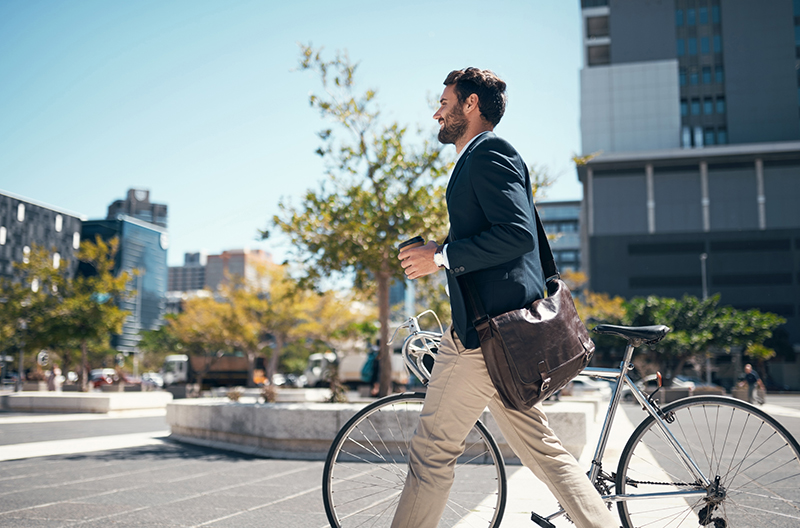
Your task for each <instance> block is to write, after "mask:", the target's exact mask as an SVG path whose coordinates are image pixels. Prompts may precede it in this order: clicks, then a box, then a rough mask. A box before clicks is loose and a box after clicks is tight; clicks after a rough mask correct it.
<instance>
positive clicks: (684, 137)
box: [681, 126, 692, 148]
mask: <svg viewBox="0 0 800 528" xmlns="http://www.w3.org/2000/svg"><path fill="white" fill-rule="evenodd" d="M681 146H682V147H683V148H689V147H691V146H692V130H691V129H690V128H689V127H688V126H685V127H683V129H682V130H681Z"/></svg>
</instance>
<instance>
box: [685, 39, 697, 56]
mask: <svg viewBox="0 0 800 528" xmlns="http://www.w3.org/2000/svg"><path fill="white" fill-rule="evenodd" d="M686 47H687V48H688V50H689V55H697V39H696V38H688V39H686Z"/></svg>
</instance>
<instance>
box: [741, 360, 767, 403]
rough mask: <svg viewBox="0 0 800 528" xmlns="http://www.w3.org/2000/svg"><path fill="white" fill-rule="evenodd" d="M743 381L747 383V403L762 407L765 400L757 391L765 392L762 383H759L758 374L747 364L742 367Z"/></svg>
mask: <svg viewBox="0 0 800 528" xmlns="http://www.w3.org/2000/svg"><path fill="white" fill-rule="evenodd" d="M744 381H745V382H746V383H747V401H748V402H749V403H758V404H759V405H763V404H764V401H765V398H764V395H763V394H762V393H761V392H759V391H764V392H766V391H765V389H764V382H763V381H761V377H759V375H758V372H756V371H755V370H753V366H752V365H751V364H749V363H748V364H747V365H745V366H744Z"/></svg>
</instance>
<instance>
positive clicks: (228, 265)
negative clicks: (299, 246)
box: [205, 249, 272, 291]
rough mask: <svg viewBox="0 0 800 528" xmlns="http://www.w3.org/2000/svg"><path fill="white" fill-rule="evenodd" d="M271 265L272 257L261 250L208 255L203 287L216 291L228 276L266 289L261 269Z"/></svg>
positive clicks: (266, 285)
mask: <svg viewBox="0 0 800 528" xmlns="http://www.w3.org/2000/svg"><path fill="white" fill-rule="evenodd" d="M270 264H272V256H271V255H270V254H269V253H267V252H265V251H263V250H261V249H234V250H229V251H223V252H222V253H221V254H219V255H209V256H208V260H207V264H206V283H205V286H206V288H208V289H209V290H211V291H216V290H217V288H219V286H220V285H221V284H223V283H224V282H225V281H226V280H227V277H228V276H232V275H239V276H241V277H244V280H245V281H246V282H247V283H249V284H253V285H255V286H256V287H260V288H261V289H264V290H266V289H268V287H269V284H268V283H267V278H266V277H265V276H263V273H262V271H263V269H264V268H265V267H266V266H269V265H270Z"/></svg>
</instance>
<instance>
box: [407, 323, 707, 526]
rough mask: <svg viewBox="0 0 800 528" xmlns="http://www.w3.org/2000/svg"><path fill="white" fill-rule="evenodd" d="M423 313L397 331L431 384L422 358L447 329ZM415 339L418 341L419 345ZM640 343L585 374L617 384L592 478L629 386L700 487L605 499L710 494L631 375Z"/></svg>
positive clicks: (412, 363) (414, 366)
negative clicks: (432, 324)
mask: <svg viewBox="0 0 800 528" xmlns="http://www.w3.org/2000/svg"><path fill="white" fill-rule="evenodd" d="M424 313H427V312H423V314H424ZM423 314H420V315H419V316H417V317H410V318H409V319H407V320H406V321H405V322H404V323H403V324H402V325H401V326H400V327H398V329H397V330H396V331H395V334H396V333H397V331H398V330H400V329H401V328H407V329H408V330H409V335H408V337H406V339H405V340H404V342H403V347H402V354H403V359H404V361H405V363H406V365H407V366H408V368H409V370H410V371H411V372H412V373H413V374H414V375H415V376H416V377H417V378H418V379H419V380H420V381H421V382H422V383H423V384H426V385H427V383H428V380H429V379H430V372H429V371H428V369H427V368H426V367H425V365H423V363H422V358H423V356H424V355H425V354H431V355H433V356H435V355H436V352H435V351H434V350H433V346H431V345H438V343H439V341H440V340H441V338H442V333H443V332H438V333H437V332H431V331H426V330H422V329H421V328H420V326H419V321H418V319H419V317H421V316H422V315H423ZM434 315H435V314H434ZM437 321H438V318H437ZM440 328H441V325H440ZM393 339H394V336H392V340H393ZM415 342H417V343H418V344H415ZM639 344H641V343H635V344H634V343H631V342H628V345H627V347H626V348H625V354H624V357H623V360H622V362H621V363H620V366H619V368H616V369H615V368H596V367H587V368H585V369H584V370H583V372H582V374H584V375H587V376H590V377H592V378H599V379H602V380H605V381H609V382H612V383H614V391H613V394H612V397H611V401H610V402H609V404H608V410H607V412H606V417H605V420H604V422H603V427H602V429H601V431H600V438H599V439H598V442H597V446H596V448H595V452H594V457H593V458H592V466H591V470H590V471H589V480H590V481H591V482H593V483H594V482H596V481H597V479H598V477H599V476H600V472H601V471H602V460H603V456H604V454H605V450H606V446H607V444H608V439H609V436H610V432H611V426H612V425H613V423H614V418H615V416H616V412H617V409H618V408H619V403H620V401H621V399H622V389H623V386H625V385H627V386H628V387H629V388H630V390H631V394H632V395H633V397H634V398H635V399H636V401H637V402H638V403H639V404H640V405H641V406H642V408H643V409H644V410H645V411H646V412H647V413H648V414H649V415H650V416H652V417H653V419H654V420H655V423H656V424H657V427H658V431H659V432H660V434H661V435H662V437H663V438H664V439H665V440H666V441H667V443H668V444H669V445H670V446H671V447H672V449H673V450H674V451H675V453H676V454H677V455H678V459H679V460H680V462H681V463H682V464H683V465H684V467H685V468H686V470H687V471H689V473H690V474H691V475H692V476H694V478H695V479H696V482H697V483H698V487H699V489H695V490H682V491H668V492H662V493H642V494H632V493H626V494H613V495H603V499H604V500H605V501H611V502H620V501H632V500H644V499H653V498H658V497H676V498H690V497H702V496H706V495H707V493H708V492H707V489H708V488H710V487H711V486H712V482H711V480H710V479H709V478H708V477H707V476H706V475H705V474H704V473H703V471H702V470H701V469H700V468H699V467H697V464H695V462H694V460H692V457H691V456H690V455H689V454H688V453H687V452H686V450H685V449H684V448H683V446H682V445H681V444H680V442H678V440H677V439H676V438H675V436H674V435H673V434H672V432H670V430H669V428H668V427H667V425H666V423H665V422H664V420H663V418H662V416H663V413H661V412H660V409H657V408H656V407H655V406H653V405H652V404H651V403H650V401H649V400H648V398H647V396H646V395H645V394H644V393H643V392H642V391H641V390H639V388H638V387H637V386H636V384H635V383H634V382H633V381H632V380H631V378H630V377H629V376H628V375H627V372H628V371H629V370H632V369H633V363H632V358H633V351H634V350H635V348H636V346H638V345H639ZM563 514H564V510H563V509H561V510H559V511H557V512H555V513H553V514H551V515H549V516H547V517H544V519H546V520H547V521H550V520H552V519H555V518H557V517H559V516H560V515H563Z"/></svg>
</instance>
